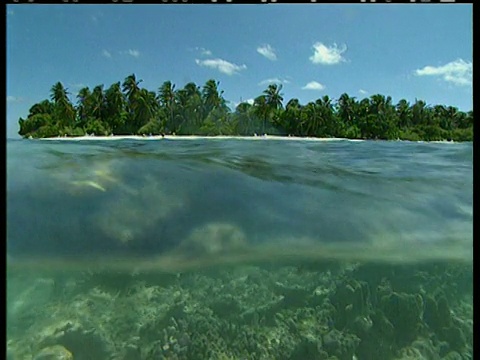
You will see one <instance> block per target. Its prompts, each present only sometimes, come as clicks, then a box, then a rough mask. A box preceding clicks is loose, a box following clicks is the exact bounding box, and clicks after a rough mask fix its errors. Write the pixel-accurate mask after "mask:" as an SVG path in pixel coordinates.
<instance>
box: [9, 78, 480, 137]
mask: <svg viewBox="0 0 480 360" xmlns="http://www.w3.org/2000/svg"><path fill="white" fill-rule="evenodd" d="M140 83H141V80H137V78H136V76H135V74H132V75H129V76H127V77H126V78H125V79H124V81H123V83H121V82H120V81H119V82H116V83H114V84H112V85H111V86H110V87H109V88H108V89H106V90H104V86H103V85H97V86H95V87H94V88H93V90H90V88H89V87H84V88H82V89H80V91H79V92H78V94H77V96H76V99H77V102H76V104H73V103H72V102H71V101H70V99H69V95H70V93H69V92H68V90H67V89H66V88H65V87H64V86H63V84H62V83H61V82H57V83H56V84H55V85H53V86H52V88H51V94H50V99H46V100H43V101H41V102H40V103H37V104H34V105H33V106H32V107H31V108H30V110H29V114H28V116H27V118H26V119H22V118H20V119H19V126H20V130H19V132H18V133H19V134H20V135H21V136H23V137H25V138H48V137H73V136H85V135H96V136H110V135H165V134H167V135H170V134H171V135H200V136H218V135H228V136H254V135H256V134H269V135H279V136H297V137H318V138H349V139H383V140H399V139H400V140H412V141H420V140H423V141H442V140H447V141H473V111H468V112H463V111H460V110H459V109H458V108H456V107H453V106H445V105H434V106H431V105H427V104H426V102H425V101H422V100H415V102H414V103H413V104H410V103H409V102H408V101H407V100H405V99H402V100H400V101H399V102H398V103H397V104H392V98H391V97H390V96H384V95H381V94H375V95H372V96H370V97H368V98H364V99H362V100H357V99H356V98H355V97H351V96H349V95H348V94H346V93H344V94H342V95H341V96H340V97H339V98H338V100H336V101H334V100H332V99H331V98H330V97H329V96H327V95H325V96H323V97H321V98H319V99H317V100H315V101H311V102H309V103H308V104H306V105H302V104H300V102H299V100H298V99H295V98H293V99H290V100H289V101H288V102H286V104H285V106H284V99H283V94H282V93H281V90H282V85H278V84H270V85H268V87H267V89H266V90H264V91H263V93H262V94H261V95H259V96H258V97H256V98H255V99H254V101H253V102H241V103H240V104H238V105H237V106H236V107H235V109H234V110H232V109H230V107H229V106H228V105H227V104H228V102H227V100H225V98H224V97H223V91H221V90H219V82H218V81H215V80H213V79H210V80H208V81H207V82H206V83H205V84H204V85H203V87H200V86H197V85H196V84H195V83H193V82H189V83H187V84H186V85H185V86H184V87H183V88H181V89H178V90H176V89H175V85H174V84H172V83H171V82H170V81H165V82H164V83H163V84H162V85H161V86H160V87H159V88H158V91H157V92H154V91H150V90H148V89H145V88H142V87H140Z"/></svg>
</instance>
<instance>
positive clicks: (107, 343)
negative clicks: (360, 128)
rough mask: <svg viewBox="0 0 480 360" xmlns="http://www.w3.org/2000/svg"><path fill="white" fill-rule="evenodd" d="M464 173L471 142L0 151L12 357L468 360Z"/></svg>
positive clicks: (182, 143)
mask: <svg viewBox="0 0 480 360" xmlns="http://www.w3.org/2000/svg"><path fill="white" fill-rule="evenodd" d="M472 167H473V166H472V144H471V143H417V142H384V141H348V140H329V141H305V140H302V141H301V140H293V139H291V140H274V139H256V140H246V139H180V138H176V139H162V140H158V141H145V140H115V141H101V140H89V141H73V140H72V141H68V140H67V141H64V140H49V141H46V140H38V141H37V140H35V141H32V140H30V141H28V140H8V141H7V281H8V284H7V285H8V288H7V330H8V334H9V335H8V341H7V345H8V347H9V351H10V352H11V354H10V356H11V358H12V359H28V358H32V359H33V358H35V356H36V359H40V358H42V359H44V357H42V356H46V355H45V352H48V351H57V353H58V352H59V351H60V352H61V351H65V352H66V353H68V354H70V355H65V354H64V355H58V354H57V355H55V356H57V357H56V358H59V359H60V356H64V358H68V356H72V358H74V359H110V358H115V359H158V358H166V359H191V358H195V359H204V358H208V359H247V358H248V359H334V358H336V359H353V358H356V359H407V358H408V359H414V358H415V359H417V358H418V359H420V358H425V359H437V358H438V359H443V358H450V359H453V358H455V356H457V355H458V356H460V358H462V359H467V358H469V357H470V356H471V347H472V344H473V343H472V340H471V326H470V325H471V314H472V313H471V311H472V310H471V300H472V299H471V263H472V238H473V229H472V228H473V180H472V176H473V175H472ZM89 304H90V305H89ZM412 309H413V310H412ZM447 313H448V314H450V315H448V314H447ZM445 314H447V315H445ZM172 319H173V320H172ZM62 331H63V332H62ZM57 333H61V334H63V335H58V334H57ZM31 334H36V335H35V336H33V335H31ZM56 334H57V335H56ZM126 334H128V336H127V335H126ZM199 334H201V336H200V335H199ZM244 334H247V335H244ZM452 334H453V335H452ZM245 336H246V337H245ZM200 337H201V338H202V339H200ZM233 339H235V340H233ZM375 339H376V340H375ZM452 339H455V340H452ZM82 344H84V345H82ZM85 344H88V346H85ZM54 346H57V347H56V348H54V349H53V350H52V347H54ZM42 349H43V350H42ZM45 349H47V350H45ZM42 351H44V353H42ZM52 356H53V355H52ZM422 356H423V357H422Z"/></svg>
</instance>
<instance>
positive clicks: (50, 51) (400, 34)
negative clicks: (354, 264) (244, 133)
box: [6, 4, 473, 137]
mask: <svg viewBox="0 0 480 360" xmlns="http://www.w3.org/2000/svg"><path fill="white" fill-rule="evenodd" d="M472 28H473V23H472V5H471V4H470V5H460V4H431V5H427V4H384V5H380V4H289V5H280V4H268V5H266V4H264V5H261V4H258V5H228V4H227V5H220V4H213V5H192V4H179V5H162V4H158V5H146V4H143V5H133V4H129V5H119V4H111V5H106V4H105V5H80V4H70V5H8V6H7V99H6V101H7V136H8V137H16V136H17V135H16V134H17V131H18V118H19V117H26V116H27V115H28V109H29V108H30V107H31V106H32V105H33V104H34V103H36V102H39V101H41V100H43V99H46V98H48V97H49V96H50V88H51V87H52V85H53V84H54V83H56V82H57V81H61V82H62V83H63V84H64V86H65V87H66V88H67V89H68V90H69V91H70V92H71V93H72V95H71V99H72V101H74V102H76V94H77V92H78V90H79V89H80V88H81V87H83V86H89V87H90V88H93V87H94V86H96V85H98V84H104V85H105V88H107V87H108V86H110V85H111V84H112V83H114V82H117V81H123V79H124V78H125V77H126V76H128V75H130V74H132V73H135V75H136V76H137V79H142V80H143V82H142V83H141V85H142V86H143V87H145V88H147V89H149V90H154V91H156V90H157V89H158V88H159V87H160V85H161V84H162V83H163V82H164V81H166V80H170V81H172V82H173V83H175V84H176V88H177V89H178V88H181V87H183V86H184V85H185V84H186V83H187V82H190V81H193V82H195V83H196V84H197V85H200V86H202V85H203V84H204V83H205V81H207V80H208V79H211V78H213V79H216V80H218V81H220V89H221V90H224V97H225V98H226V99H227V100H229V101H230V102H231V103H230V104H231V105H232V107H233V106H235V104H237V103H239V102H240V100H244V101H245V100H249V99H253V98H255V97H256V96H258V95H260V94H261V93H262V91H263V90H265V89H266V88H267V86H268V84H269V83H271V82H280V83H282V84H283V91H282V92H283V94H284V98H285V99H286V100H289V99H291V98H293V97H296V98H298V99H299V100H300V102H301V103H303V104H305V103H307V102H308V101H311V100H315V99H317V98H319V97H322V96H324V95H328V96H330V97H331V98H333V99H337V98H338V97H339V96H340V95H341V94H342V93H344V92H346V93H348V94H349V95H350V96H355V97H357V98H358V99H362V98H364V97H369V96H371V95H373V94H377V93H380V94H384V95H390V96H392V98H393V102H394V103H396V102H398V100H400V99H402V98H405V99H407V100H408V101H410V102H413V101H415V98H418V99H422V100H425V101H426V102H427V104H432V105H435V104H445V105H451V106H456V107H458V108H459V109H460V110H464V111H468V110H471V109H472V102H473V99H472V56H473V46H472V41H473V40H472ZM285 103H286V101H285Z"/></svg>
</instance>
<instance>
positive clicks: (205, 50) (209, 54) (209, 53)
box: [195, 46, 212, 56]
mask: <svg viewBox="0 0 480 360" xmlns="http://www.w3.org/2000/svg"><path fill="white" fill-rule="evenodd" d="M195 50H197V51H200V55H203V56H212V52H211V51H210V50H208V49H205V48H204V47H198V46H197V47H196V48H195Z"/></svg>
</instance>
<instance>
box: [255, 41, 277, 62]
mask: <svg viewBox="0 0 480 360" xmlns="http://www.w3.org/2000/svg"><path fill="white" fill-rule="evenodd" d="M257 52H258V53H259V54H260V55H262V56H265V57H266V58H267V59H268V60H272V61H275V60H277V54H275V49H274V48H272V47H271V46H270V45H268V44H266V45H263V46H259V47H258V48H257Z"/></svg>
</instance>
